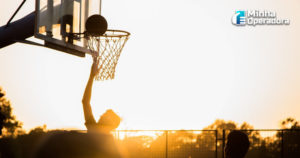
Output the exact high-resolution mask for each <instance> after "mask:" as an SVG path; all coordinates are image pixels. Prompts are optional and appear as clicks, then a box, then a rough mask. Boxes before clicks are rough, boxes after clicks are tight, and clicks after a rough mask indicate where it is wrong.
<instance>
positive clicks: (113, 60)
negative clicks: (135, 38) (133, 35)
mask: <svg viewBox="0 0 300 158" xmlns="http://www.w3.org/2000/svg"><path fill="white" fill-rule="evenodd" d="M129 35H130V33H129V32H127V31H122V30H107V31H106V32H105V33H104V34H103V35H95V34H87V35H86V39H87V46H88V48H89V49H90V50H91V54H92V56H93V60H94V62H96V63H98V65H97V66H98V69H99V71H98V74H97V75H96V76H95V80H98V81H104V80H109V79H114V77H115V69H116V66H117V63H118V60H119V57H120V55H121V52H122V49H123V47H124V45H125V44H126V42H127V40H128V37H129Z"/></svg>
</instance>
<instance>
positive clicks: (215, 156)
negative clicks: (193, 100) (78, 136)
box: [114, 129, 300, 158]
mask: <svg viewBox="0 0 300 158" xmlns="http://www.w3.org/2000/svg"><path fill="white" fill-rule="evenodd" d="M230 131H231V130H144V131H142V130H120V131H117V132H115V133H114V135H115V138H116V139H117V141H118V142H119V144H120V146H121V147H122V150H123V151H124V152H125V153H126V155H127V157H128V158H224V147H225V143H226V138H227V135H228V134H229V133H230ZM240 131H242V132H244V133H246V134H247V135H248V137H249V140H250V148H249V151H248V153H247V155H246V158H299V157H300V130H273V129H269V130H265V129H263V130H240Z"/></svg>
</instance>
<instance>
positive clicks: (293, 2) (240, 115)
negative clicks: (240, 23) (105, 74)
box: [0, 0, 300, 130]
mask: <svg viewBox="0 0 300 158" xmlns="http://www.w3.org/2000/svg"><path fill="white" fill-rule="evenodd" d="M19 3H21V1H18V2H16V1H5V2H4V4H2V5H1V6H0V15H1V18H0V24H1V26H2V25H5V24H6V22H7V21H8V20H9V18H10V17H11V16H12V14H13V13H14V11H15V10H16V8H17V7H18V5H19ZM34 8H35V1H33V0H32V1H27V2H26V3H25V5H24V6H23V8H22V9H21V10H20V12H19V13H18V14H17V16H16V18H15V20H16V19H19V18H21V17H23V16H25V15H27V14H28V13H30V12H32V11H34ZM238 9H266V10H273V11H276V12H277V14H278V16H280V17H284V18H289V19H290V20H291V24H290V25H288V26H256V27H251V26H248V27H237V26H234V25H232V23H231V17H232V15H233V14H234V11H235V10H238ZM102 14H103V16H105V17H106V19H107V21H108V24H109V28H113V29H122V30H127V31H129V32H131V34H132V35H131V37H130V39H129V40H128V42H127V44H126V46H125V47H124V49H123V52H122V54H121V57H120V60H119V63H118V65H117V69H116V76H115V79H114V80H111V81H105V82H95V83H94V86H93V94H92V102H91V105H92V108H93V113H94V115H95V117H96V119H98V118H99V116H100V115H101V114H102V113H104V112H105V111H106V110H107V109H113V110H115V111H116V112H117V113H118V114H119V115H120V116H121V117H122V123H121V125H120V127H119V129H202V128H203V127H205V126H207V125H209V124H211V123H213V122H214V120H215V119H217V118H220V119H225V120H233V121H236V122H238V123H242V122H244V121H245V122H248V123H249V124H251V125H253V126H254V127H255V128H263V129H266V128H279V122H280V121H281V120H283V119H285V118H287V117H294V118H296V119H300V106H299V105H300V54H299V52H300V45H299V41H300V29H299V28H300V16H299V15H300V1H297V0H290V1H285V0H276V1H274V0H265V1H263V2H262V1H259V0H246V1H238V0H227V1H216V0H210V1H208V0H207V1H197V0H181V1H179V0H164V1H161V0H148V1H141V0H103V8H102ZM30 40H35V41H39V40H37V39H34V38H33V37H32V38H30ZM91 64H92V58H91V57H90V56H89V55H87V57H86V58H79V57H76V56H72V55H69V54H65V53H62V52H59V51H55V50H52V49H48V48H44V47H37V46H32V45H25V44H19V43H18V44H13V45H11V46H8V47H5V48H3V49H0V76H1V77H0V86H1V87H2V88H3V90H4V91H5V92H6V96H7V98H8V99H9V100H10V101H11V103H12V107H13V108H14V111H13V112H14V114H15V115H16V116H17V119H18V120H20V121H22V122H23V123H24V128H25V129H26V130H29V129H31V128H34V127H36V126H40V125H43V124H46V125H47V128H49V129H55V128H76V129H85V127H84V117H83V111H82V104H81V100H82V95H83V92H84V88H85V85H86V82H87V79H88V77H89V72H90V66H91Z"/></svg>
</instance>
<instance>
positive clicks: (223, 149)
mask: <svg viewBox="0 0 300 158" xmlns="http://www.w3.org/2000/svg"><path fill="white" fill-rule="evenodd" d="M225 139H226V136H225V129H223V138H222V141H223V142H222V158H224V157H225Z"/></svg>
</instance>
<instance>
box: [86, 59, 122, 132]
mask: <svg viewBox="0 0 300 158" xmlns="http://www.w3.org/2000/svg"><path fill="white" fill-rule="evenodd" d="M97 64H98V63H97V62H96V61H94V63H93V65H92V68H91V73H90V77H89V80H88V83H87V85H86V88H85V91H84V95H83V98H82V105H83V112H84V118H85V126H86V128H87V130H88V132H102V133H109V132H111V131H112V130H115V129H116V128H118V126H119V124H120V121H121V118H120V117H119V116H118V115H117V114H116V113H115V112H113V111H112V110H107V111H106V112H105V113H104V114H103V115H102V116H101V117H100V119H99V120H98V122H96V120H95V118H94V116H93V113H92V108H91V104H90V101H91V95H92V86H93V82H94V78H95V76H96V74H97V72H98V71H99V69H98V67H97Z"/></svg>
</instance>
